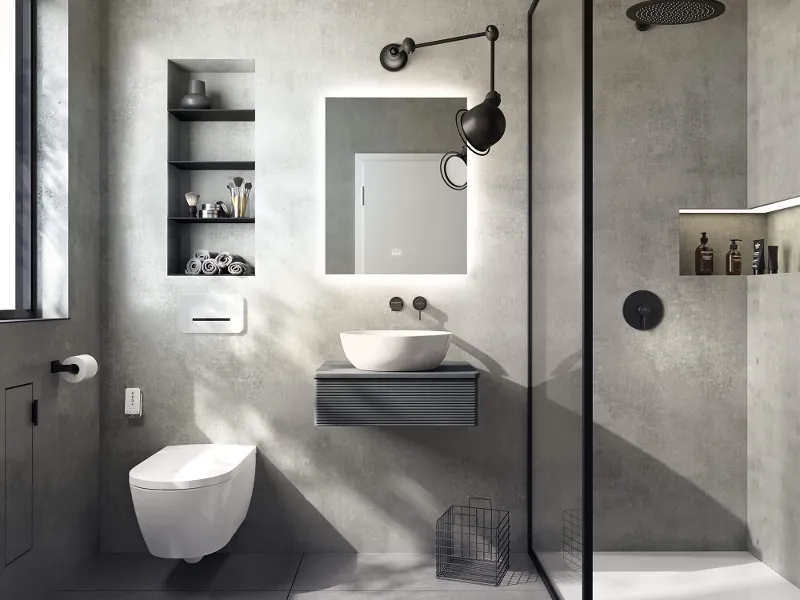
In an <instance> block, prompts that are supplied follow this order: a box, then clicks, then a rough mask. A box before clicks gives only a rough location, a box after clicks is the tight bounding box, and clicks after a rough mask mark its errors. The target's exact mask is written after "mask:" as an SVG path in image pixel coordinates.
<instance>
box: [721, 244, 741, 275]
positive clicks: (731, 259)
mask: <svg viewBox="0 0 800 600" xmlns="http://www.w3.org/2000/svg"><path fill="white" fill-rule="evenodd" d="M741 241H742V240H740V239H731V249H730V250H729V251H728V254H726V255H725V274H726V275H741V274H742V253H741V252H739V246H737V245H736V242H741Z"/></svg>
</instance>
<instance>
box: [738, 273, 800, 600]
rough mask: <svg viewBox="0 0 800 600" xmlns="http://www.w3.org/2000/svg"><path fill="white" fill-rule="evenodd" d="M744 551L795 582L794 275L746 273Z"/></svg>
mask: <svg viewBox="0 0 800 600" xmlns="http://www.w3.org/2000/svg"><path fill="white" fill-rule="evenodd" d="M747 292H748V313H747V316H748V320H747V356H748V369H747V376H748V380H747V391H748V396H747V403H748V404H747V418H748V422H747V466H748V470H747V472H748V480H747V483H748V486H747V488H748V506H747V523H748V528H749V540H748V550H750V552H752V553H753V555H754V556H756V557H757V558H759V559H761V560H763V561H764V562H765V563H766V564H767V565H768V566H769V567H770V568H772V569H774V570H775V571H777V572H778V573H779V574H780V575H782V576H783V577H785V578H786V579H788V580H789V581H791V582H792V583H794V584H795V585H800V567H798V564H797V555H798V552H799V551H800V505H798V502H797V500H798V498H800V476H799V475H798V473H797V468H796V465H797V458H796V457H797V456H798V452H800V436H798V435H797V433H798V424H800V404H799V403H798V400H799V399H800V384H799V383H798V379H797V365H796V357H797V355H796V354H795V348H796V346H797V339H798V335H800V318H798V315H797V308H796V307H797V298H798V294H800V279H798V277H797V275H796V274H793V273H790V274H783V275H765V276H763V277H750V278H748V286H747Z"/></svg>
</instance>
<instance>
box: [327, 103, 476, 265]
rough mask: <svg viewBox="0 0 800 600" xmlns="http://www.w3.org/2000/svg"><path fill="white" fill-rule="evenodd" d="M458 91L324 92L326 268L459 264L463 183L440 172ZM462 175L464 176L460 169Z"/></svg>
mask: <svg viewBox="0 0 800 600" xmlns="http://www.w3.org/2000/svg"><path fill="white" fill-rule="evenodd" d="M466 104H467V100H466V98H327V99H326V106H325V123H326V126H325V160H326V164H325V183H326V205H325V217H326V220H325V234H326V240H325V272H326V273H328V274H353V273H355V274H364V275H370V274H463V273H466V272H467V191H466V190H454V189H452V188H451V187H449V186H448V185H447V184H445V182H444V180H443V179H442V176H441V174H440V163H441V159H442V157H443V156H444V154H445V153H447V152H452V151H459V150H460V149H461V147H462V145H463V143H462V142H461V138H460V137H459V135H458V130H457V129H456V125H455V115H456V112H457V111H458V110H459V109H464V108H466ZM464 176H465V174H464Z"/></svg>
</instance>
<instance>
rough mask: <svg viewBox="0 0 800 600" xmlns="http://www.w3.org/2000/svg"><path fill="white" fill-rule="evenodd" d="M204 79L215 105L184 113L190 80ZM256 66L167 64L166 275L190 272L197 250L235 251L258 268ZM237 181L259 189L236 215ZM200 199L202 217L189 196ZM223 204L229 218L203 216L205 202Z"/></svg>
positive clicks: (241, 62) (251, 63) (240, 61)
mask: <svg viewBox="0 0 800 600" xmlns="http://www.w3.org/2000/svg"><path fill="white" fill-rule="evenodd" d="M192 80H201V81H203V82H205V91H206V95H207V97H208V98H209V100H210V104H211V107H210V108H186V107H184V106H182V105H181V99H182V98H183V97H184V96H185V95H186V94H187V93H188V92H189V87H190V81H192ZM255 119H256V112H255V61H254V60H250V59H182V60H178V59H172V60H168V61H167V128H168V129H167V171H168V175H167V195H168V202H167V228H168V235H167V240H168V241H167V274H168V275H185V267H186V262H187V261H188V260H189V259H190V258H191V257H192V256H193V254H194V252H195V251H196V250H199V249H205V250H209V251H212V252H223V251H224V252H230V253H232V254H236V255H238V256H241V257H242V259H243V260H244V261H245V262H246V263H247V264H248V265H250V269H249V270H248V272H247V275H254V268H255V210H256V193H257V192H256V186H255V183H256V182H255V168H256V165H255V160H254V159H255ZM235 177H241V178H242V179H243V180H244V181H245V182H250V183H252V184H253V188H252V190H251V193H250V197H249V200H248V202H247V207H246V210H245V211H244V212H243V213H242V215H241V216H239V217H234V216H233V214H232V199H231V191H230V190H229V189H228V188H227V187H226V186H227V184H228V183H229V182H231V181H233V180H234V178H235ZM187 192H195V193H197V194H199V195H200V199H199V201H198V205H197V209H198V216H197V217H192V216H190V214H189V205H188V203H187V201H186V198H185V194H186V193H187ZM220 201H221V202H224V203H225V204H226V205H227V207H228V209H229V212H231V216H228V217H226V216H224V214H220V216H219V217H217V218H201V217H200V215H201V214H202V213H201V212H200V211H201V206H202V205H203V204H215V203H217V202H220Z"/></svg>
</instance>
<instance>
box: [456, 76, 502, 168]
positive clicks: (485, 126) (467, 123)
mask: <svg viewBox="0 0 800 600" xmlns="http://www.w3.org/2000/svg"><path fill="white" fill-rule="evenodd" d="M499 105H500V94H498V93H497V92H489V93H488V94H486V98H485V99H484V101H483V102H481V103H480V104H478V105H476V106H473V107H472V108H471V109H469V110H467V111H463V112H462V111H460V112H459V114H458V116H457V117H456V123H457V125H458V133H459V135H460V136H461V139H462V140H463V141H464V143H465V144H467V146H468V147H469V149H470V150H472V152H474V153H475V154H481V155H483V154H487V153H488V152H489V149H490V148H491V147H492V146H494V145H495V144H496V143H497V142H499V141H500V139H501V138H502V137H503V134H504V133H505V132H506V117H505V115H504V114H503V111H502V110H500V106H499Z"/></svg>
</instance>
